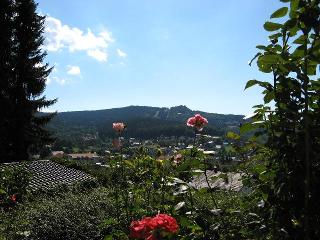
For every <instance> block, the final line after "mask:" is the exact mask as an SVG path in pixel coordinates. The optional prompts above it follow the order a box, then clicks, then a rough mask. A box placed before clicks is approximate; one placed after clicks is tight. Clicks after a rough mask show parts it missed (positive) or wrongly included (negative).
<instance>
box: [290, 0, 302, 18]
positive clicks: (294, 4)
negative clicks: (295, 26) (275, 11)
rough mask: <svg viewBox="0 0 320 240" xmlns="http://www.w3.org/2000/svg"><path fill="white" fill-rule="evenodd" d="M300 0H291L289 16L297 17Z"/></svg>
mask: <svg viewBox="0 0 320 240" xmlns="http://www.w3.org/2000/svg"><path fill="white" fill-rule="evenodd" d="M299 2H300V0H291V2H290V14H289V16H290V17H291V18H294V17H296V16H297V15H298V14H297V10H298V8H299Z"/></svg>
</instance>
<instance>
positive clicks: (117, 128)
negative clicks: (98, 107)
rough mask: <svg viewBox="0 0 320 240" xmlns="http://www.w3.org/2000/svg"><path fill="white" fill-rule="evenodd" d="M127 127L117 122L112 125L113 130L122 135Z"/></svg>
mask: <svg viewBox="0 0 320 240" xmlns="http://www.w3.org/2000/svg"><path fill="white" fill-rule="evenodd" d="M126 127H127V126H126V125H125V124H124V123H122V122H117V123H113V124H112V128H113V129H114V130H115V131H116V132H118V133H121V132H122V131H123V130H124V129H125V128H126Z"/></svg>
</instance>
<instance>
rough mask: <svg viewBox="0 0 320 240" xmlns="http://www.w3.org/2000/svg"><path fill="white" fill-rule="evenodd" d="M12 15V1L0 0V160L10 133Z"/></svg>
mask: <svg viewBox="0 0 320 240" xmlns="http://www.w3.org/2000/svg"><path fill="white" fill-rule="evenodd" d="M13 16H14V8H13V1H12V0H2V1H0V162H1V160H2V159H3V160H5V158H7V157H8V153H9V152H10V150H9V146H10V141H9V136H10V135H9V132H8V131H7V129H8V126H9V123H10V121H9V116H10V112H11V110H12V108H11V107H10V106H11V104H10V98H9V83H10V82H12V71H11V69H12V62H13V59H12V47H13V41H12V39H13Z"/></svg>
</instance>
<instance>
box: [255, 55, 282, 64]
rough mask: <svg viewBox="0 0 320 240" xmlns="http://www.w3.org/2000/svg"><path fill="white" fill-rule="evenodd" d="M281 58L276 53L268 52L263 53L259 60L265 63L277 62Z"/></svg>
mask: <svg viewBox="0 0 320 240" xmlns="http://www.w3.org/2000/svg"><path fill="white" fill-rule="evenodd" d="M280 60H281V57H280V56H279V55H276V54H269V55H263V56H261V57H259V60H258V61H259V62H260V63H265V64H277V63H279V61H280Z"/></svg>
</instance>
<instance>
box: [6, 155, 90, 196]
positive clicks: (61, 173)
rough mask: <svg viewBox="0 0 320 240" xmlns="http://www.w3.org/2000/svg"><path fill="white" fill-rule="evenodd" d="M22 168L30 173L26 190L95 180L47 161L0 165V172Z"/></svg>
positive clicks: (44, 188)
mask: <svg viewBox="0 0 320 240" xmlns="http://www.w3.org/2000/svg"><path fill="white" fill-rule="evenodd" d="M15 166H16V167H23V168H24V169H26V170H27V171H28V172H30V173H31V179H30V182H29V186H28V189H29V190H31V191H35V190H39V189H42V190H48V189H53V188H55V187H58V186H60V185H71V184H74V183H77V182H83V181H90V180H91V181H92V180H95V178H93V177H92V176H90V175H88V174H86V173H84V172H82V171H80V170H76V169H73V168H67V167H65V166H63V165H61V164H58V163H55V162H52V161H49V160H38V161H30V162H19V163H4V164H0V170H1V169H3V168H5V167H15Z"/></svg>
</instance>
